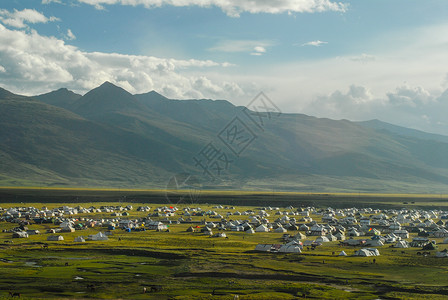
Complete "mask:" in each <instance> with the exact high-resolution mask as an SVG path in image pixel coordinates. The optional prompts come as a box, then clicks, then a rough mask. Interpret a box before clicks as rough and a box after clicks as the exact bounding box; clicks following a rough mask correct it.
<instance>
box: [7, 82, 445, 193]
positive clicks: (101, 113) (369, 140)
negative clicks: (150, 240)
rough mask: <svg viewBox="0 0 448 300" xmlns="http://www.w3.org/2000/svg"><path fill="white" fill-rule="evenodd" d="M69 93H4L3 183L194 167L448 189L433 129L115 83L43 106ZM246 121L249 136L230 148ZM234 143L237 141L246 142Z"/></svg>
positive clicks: (303, 185) (275, 179) (362, 187)
mask: <svg viewBox="0 0 448 300" xmlns="http://www.w3.org/2000/svg"><path fill="white" fill-rule="evenodd" d="M57 92H58V91H57ZM64 93H65V94H66V95H67V97H69V96H70V94H68V93H67V92H66V91H63V90H59V92H58V93H56V92H55V93H53V94H52V93H49V94H45V95H47V96H45V97H47V98H45V97H40V98H39V97H34V98H36V99H37V100H35V99H33V98H28V97H23V96H19V95H14V94H12V93H9V92H8V91H6V90H2V89H0V163H1V164H0V182H3V183H5V182H6V183H9V184H19V185H20V184H25V183H26V184H31V183H33V182H34V183H36V182H37V183H39V184H45V185H51V184H57V185H72V186H73V185H75V186H111V187H114V186H127V187H146V188H148V187H158V188H163V187H164V186H165V184H166V182H167V181H168V179H169V177H170V176H171V175H173V174H175V173H181V172H187V173H192V174H195V175H197V176H198V177H199V178H200V179H201V181H202V182H203V183H204V186H206V187H207V188H233V189H248V188H250V189H260V188H261V189H272V187H273V186H275V187H276V189H285V190H303V191H369V192H386V191H387V192H428V191H430V192H434V191H436V192H440V191H442V190H443V191H448V187H447V185H446V183H447V182H448V143H444V142H442V141H440V140H435V139H425V137H426V136H425V135H420V136H415V135H411V134H397V133H396V132H391V131H390V130H384V129H378V128H371V127H372V126H370V127H369V126H365V124H358V123H354V122H349V121H335V120H330V119H321V118H315V117H310V116H306V115H302V114H282V115H280V116H278V117H275V118H268V115H267V114H264V115H258V116H259V117H260V118H262V119H264V121H265V124H264V125H263V126H262V127H258V126H256V124H255V123H254V122H253V121H254V120H251V119H249V118H248V116H247V115H245V114H244V113H243V111H242V109H243V108H242V107H236V106H234V105H232V104H231V103H229V102H227V101H224V100H218V101H213V100H172V99H167V98H165V97H163V96H162V95H160V94H157V93H156V92H150V93H146V94H140V95H132V94H130V93H128V92H127V91H125V90H123V89H121V88H119V87H117V86H114V85H113V84H111V83H107V82H106V83H104V84H103V85H101V86H100V87H98V88H96V89H93V90H92V91H90V92H88V93H87V94H86V95H84V96H82V97H79V98H78V99H74V98H70V97H69V98H67V99H65V98H64V97H60V96H58V97H55V98H58V101H55V102H53V103H54V104H55V105H56V104H57V105H61V103H62V104H64V103H69V102H70V101H72V100H73V101H72V104H71V105H69V106H67V109H63V108H60V107H56V106H53V105H48V104H47V103H43V101H47V102H48V101H49V100H48V99H49V97H48V95H63V94H64ZM41 96H42V95H41ZM71 96H73V95H71ZM70 99H71V100H70ZM38 100H40V101H38ZM236 117H237V118H236ZM235 120H237V122H240V123H242V124H243V125H241V124H240V125H239V128H236V125H235V123H232V122H235ZM243 128H245V129H246V131H245V133H246V137H248V135H247V134H249V136H251V137H252V139H251V140H250V142H249V143H248V144H247V145H244V144H243V145H244V146H245V147H244V149H243V151H241V152H239V153H233V152H232V150H231V147H230V146H229V145H230V144H229V143H231V142H230V140H231V139H232V138H235V139H236V138H237V137H236V135H233V134H235V133H236V132H238V130H239V131H241V129H243ZM419 134H423V133H419ZM420 137H421V138H420ZM226 138H227V139H228V140H226ZM235 139H234V140H233V141H237V142H235V144H232V145H233V147H235V145H237V143H242V141H243V142H244V139H241V136H239V137H238V139H236V140H235ZM207 146H208V147H209V148H207ZM211 146H213V147H215V149H216V150H217V151H219V152H210V151H209V150H211V149H212V148H211ZM207 151H208V152H207ZM204 153H205V154H206V155H209V156H211V155H212V154H216V156H214V158H215V159H216V158H219V160H214V162H215V164H213V165H212V164H210V165H209V169H208V171H209V172H211V173H213V174H214V175H215V178H214V179H212V178H210V176H207V172H206V171H204V170H203V169H201V165H200V164H199V163H198V162H197V160H196V161H195V158H196V159H197V158H198V157H200V156H201V155H204ZM224 155H225V156H224ZM224 158H226V159H224ZM219 166H220V167H221V169H219V168H218V167H219ZM224 167H225V168H224ZM218 173H219V174H218Z"/></svg>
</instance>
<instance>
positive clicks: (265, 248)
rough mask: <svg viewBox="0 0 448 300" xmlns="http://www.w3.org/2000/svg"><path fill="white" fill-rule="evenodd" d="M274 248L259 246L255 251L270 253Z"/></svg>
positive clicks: (267, 245) (269, 245) (268, 245)
mask: <svg viewBox="0 0 448 300" xmlns="http://www.w3.org/2000/svg"><path fill="white" fill-rule="evenodd" d="M271 248H272V244H258V245H256V246H255V251H262V252H269V251H270V250H271Z"/></svg>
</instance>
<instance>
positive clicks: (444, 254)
mask: <svg viewBox="0 0 448 300" xmlns="http://www.w3.org/2000/svg"><path fill="white" fill-rule="evenodd" d="M436 257H448V250H446V249H445V250H443V251H438V252H436Z"/></svg>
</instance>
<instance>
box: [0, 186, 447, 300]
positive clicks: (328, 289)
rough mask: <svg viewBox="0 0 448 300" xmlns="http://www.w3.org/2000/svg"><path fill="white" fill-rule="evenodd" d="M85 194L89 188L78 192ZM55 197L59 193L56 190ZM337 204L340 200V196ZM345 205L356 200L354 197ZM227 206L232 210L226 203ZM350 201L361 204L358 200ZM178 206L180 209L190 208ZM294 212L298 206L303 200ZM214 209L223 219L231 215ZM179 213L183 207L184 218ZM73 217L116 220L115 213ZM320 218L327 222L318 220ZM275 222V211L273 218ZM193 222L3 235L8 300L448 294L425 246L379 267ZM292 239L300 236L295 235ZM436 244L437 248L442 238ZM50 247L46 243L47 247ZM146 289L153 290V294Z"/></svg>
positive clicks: (390, 256) (328, 247)
mask: <svg viewBox="0 0 448 300" xmlns="http://www.w3.org/2000/svg"><path fill="white" fill-rule="evenodd" d="M109 192H110V193H115V194H116V193H117V192H112V191H109ZM21 193H23V191H22V192H21ZM70 193H72V191H70ZM85 193H87V191H83V192H82V193H81V194H80V195H79V196H80V197H81V196H82V195H85ZM96 193H97V192H96ZM19 194H20V193H19ZM25 194H26V193H25ZM120 195H121V194H120ZM47 196H48V197H50V198H51V197H52V195H49V194H48V195H47ZM53 196H54V195H53ZM209 196H213V195H211V194H210V195H209ZM216 196H218V195H216ZM221 196H222V195H221ZM224 196H225V195H224ZM234 196H235V197H236V196H237V195H234ZM251 196H254V194H251ZM342 196H343V195H340V197H342ZM346 196H347V195H346ZM402 196H403V195H401V196H400V197H398V198H399V202H397V201H396V198H391V197H387V198H385V200H384V205H387V204H390V205H397V206H399V205H401V206H403V203H402V202H401V200H402V199H401V197H402ZM114 197H117V198H120V197H121V196H118V195H115V196H114ZM309 197H310V196H309ZM316 197H317V196H316ZM334 197H335V196H334ZM224 198H225V197H224ZM337 199H339V201H342V199H341V198H337ZM394 199H395V202H394ZM419 199H422V198H421V197H420V196H419V197H415V199H414V200H415V201H416V203H414V204H412V203H411V202H412V201H414V200H413V199H411V198H409V203H408V205H417V204H418V201H423V200H419ZM215 200H216V199H215ZM435 200H437V197H436V199H435ZM435 200H434V198H432V199H431V198H428V199H427V200H426V201H427V203H426V204H427V205H429V206H432V205H437V203H438V202H437V201H435ZM161 201H162V200H161ZM204 201H205V199H204ZM309 201H323V200H313V199H312V197H311V198H310V199H309ZM345 201H347V203H349V201H350V197H348V198H346V200H345ZM344 203H345V202H344ZM78 204H79V205H81V206H83V207H89V206H91V205H93V206H95V207H99V206H101V205H114V206H116V205H122V206H125V205H127V204H131V205H133V206H134V209H133V210H132V211H130V216H128V217H126V218H132V219H136V218H143V217H145V216H147V215H148V213H147V212H138V211H136V209H135V208H136V207H137V206H139V205H148V206H150V207H151V208H152V209H154V208H155V207H159V206H161V205H164V204H154V203H137V202H135V201H134V202H125V201H123V202H120V203H119V202H108V203H104V202H85V203H78ZM78 204H76V203H68V202H67V203H51V202H48V203H43V202H38V203H36V202H35V203H33V202H29V203H24V204H20V205H22V206H26V207H29V206H34V207H36V208H41V207H42V206H44V205H45V206H47V207H48V208H50V209H51V208H53V207H61V206H63V205H67V206H72V207H73V206H76V205H78ZM165 204H167V203H165ZM222 204H223V205H225V202H223V203H222ZM327 204H328V203H324V205H327ZM351 204H352V206H355V205H356V204H357V203H355V202H352V203H351ZM358 204H359V203H358ZM420 204H421V203H420ZM232 205H233V204H232ZM16 206H18V204H17V203H2V205H1V207H2V208H4V209H5V208H8V207H16ZM177 206H178V208H180V209H181V208H183V207H185V206H187V204H179V205H177ZM189 206H190V207H198V206H200V207H201V208H202V209H203V210H208V209H212V208H213V207H214V204H204V203H202V204H194V205H192V204H190V205H189ZM295 206H299V204H298V203H296V204H295ZM259 207H260V206H257V207H254V206H238V207H235V210H233V211H236V210H239V211H240V212H242V211H245V210H248V209H252V210H256V209H257V208H259ZM324 207H325V206H324ZM214 210H215V211H217V212H218V213H221V214H223V215H224V216H225V213H226V212H228V211H229V210H226V209H214ZM181 212H182V211H181V210H179V211H178V213H179V214H180V213H181ZM74 217H75V218H82V217H87V218H104V219H106V218H109V219H110V218H113V217H111V214H110V213H96V214H95V215H92V214H89V215H76V216H74ZM179 217H180V216H179V215H176V216H174V217H170V219H171V220H177V219H178V218H179ZM232 217H233V218H234V219H245V218H247V216H229V218H228V219H232ZM312 217H313V219H315V220H317V221H319V218H320V216H319V215H312ZM123 218H124V217H123ZM275 218H276V217H275V216H273V215H272V216H271V217H270V218H269V219H272V220H273V219H275ZM152 219H157V218H152ZM203 219H207V221H216V220H217V219H212V218H210V217H205V216H203V217H193V221H197V222H199V221H200V220H203ZM195 225H196V224H195ZM195 225H193V226H195ZM15 226H17V224H12V223H6V222H1V223H0V229H1V230H3V229H10V228H13V227H15ZM189 226H191V224H172V225H169V229H170V232H156V231H154V230H148V231H143V232H134V231H132V232H125V231H123V230H121V229H116V230H113V231H111V232H112V235H111V236H109V240H108V241H87V242H86V243H75V242H74V241H73V240H74V238H75V237H76V236H80V235H82V236H85V237H86V236H88V235H89V234H94V233H97V232H99V231H102V232H105V231H107V228H104V227H94V228H90V229H84V230H77V231H76V232H73V233H62V234H61V235H63V236H64V241H59V242H48V241H47V236H48V234H46V233H45V231H46V230H47V229H50V228H57V227H58V226H57V225H54V224H40V225H38V224H31V225H29V226H28V229H38V230H40V231H41V234H39V235H32V236H30V237H29V238H27V239H12V238H11V236H12V233H5V232H2V233H0V247H1V252H0V290H1V291H0V297H5V298H7V297H8V293H9V291H11V292H15V293H20V294H21V297H22V298H25V299H26V298H59V299H61V298H66V299H73V298H106V299H117V298H121V299H234V296H235V295H238V296H239V299H298V298H299V299H301V298H302V299H305V298H306V299H378V298H381V299H444V298H448V287H447V284H446V278H447V276H448V260H447V259H440V258H435V257H434V254H435V251H431V255H429V256H427V257H423V256H421V255H417V252H419V251H421V248H407V249H392V248H389V247H388V245H385V246H383V247H379V248H378V249H379V251H380V253H381V256H379V257H376V262H375V263H373V260H372V257H353V256H351V255H352V254H353V253H354V251H355V250H357V249H359V248H353V247H343V246H339V243H338V242H330V243H324V244H323V245H322V246H320V247H317V248H316V250H311V249H310V250H308V249H307V248H306V247H305V248H304V251H303V253H302V254H295V253H289V254H281V253H261V252H254V251H253V250H254V248H255V245H257V244H258V243H266V244H271V243H272V244H280V243H283V242H282V239H281V236H282V234H281V233H273V232H269V233H256V234H253V235H250V234H247V233H244V232H232V231H226V232H225V233H226V234H227V237H228V239H225V238H211V237H208V236H205V235H203V234H201V233H199V232H194V233H192V232H186V229H187V228H188V227H189ZM215 232H218V231H217V230H216V231H214V233H215ZM288 233H289V234H291V235H292V234H295V233H297V232H288ZM10 241H13V243H11V242H10ZM436 241H437V242H438V243H439V242H441V241H442V239H436ZM44 245H48V249H47V248H46V247H43V246H44ZM445 248H448V245H444V244H440V245H439V248H438V250H439V251H440V250H443V249H445ZM341 250H345V251H346V253H347V254H348V255H349V256H348V257H339V256H337V254H338V253H339V252H340V251H341ZM333 253H334V254H333ZM151 286H154V287H155V286H157V288H156V290H155V291H152V292H150V288H151ZM159 286H160V287H161V289H159ZM144 287H146V288H147V293H145V294H144V293H143V288H144Z"/></svg>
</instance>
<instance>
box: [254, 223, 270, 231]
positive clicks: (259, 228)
mask: <svg viewBox="0 0 448 300" xmlns="http://www.w3.org/2000/svg"><path fill="white" fill-rule="evenodd" d="M268 231H269V228H267V227H266V226H264V225H260V226H258V227H257V228H256V229H255V232H268Z"/></svg>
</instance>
